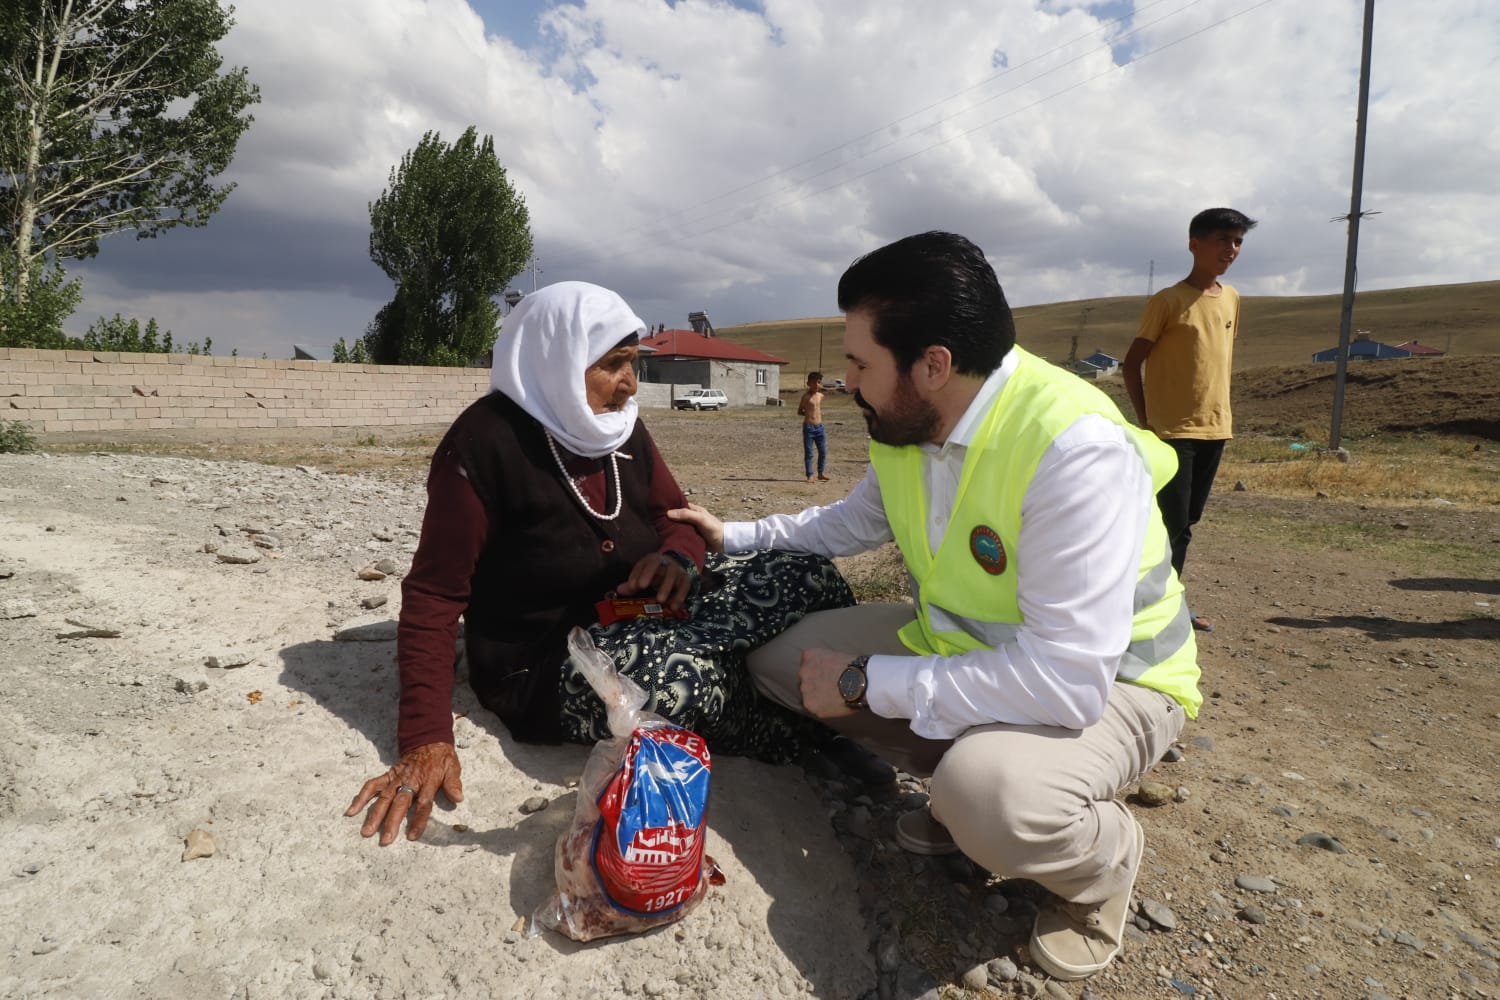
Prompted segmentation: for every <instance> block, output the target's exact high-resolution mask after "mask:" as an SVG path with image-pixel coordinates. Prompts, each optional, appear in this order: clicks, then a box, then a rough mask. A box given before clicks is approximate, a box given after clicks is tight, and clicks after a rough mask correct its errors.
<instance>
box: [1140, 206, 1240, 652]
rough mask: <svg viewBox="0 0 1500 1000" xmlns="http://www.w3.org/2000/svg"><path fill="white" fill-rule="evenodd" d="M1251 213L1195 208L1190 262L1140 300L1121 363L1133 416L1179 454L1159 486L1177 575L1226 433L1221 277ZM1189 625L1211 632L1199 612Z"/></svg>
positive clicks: (1229, 306) (1227, 307)
mask: <svg viewBox="0 0 1500 1000" xmlns="http://www.w3.org/2000/svg"><path fill="white" fill-rule="evenodd" d="M1255 225H1256V222H1255V220H1254V219H1252V218H1250V217H1249V216H1247V215H1245V214H1244V213H1243V212H1237V211H1235V210H1234V209H1232V208H1210V209H1207V210H1205V211H1202V212H1199V213H1198V214H1197V215H1195V216H1194V217H1193V221H1192V222H1191V223H1189V224H1188V253H1190V254H1192V255H1193V270H1192V272H1191V273H1190V274H1189V275H1188V276H1187V277H1186V278H1184V279H1182V280H1181V281H1179V282H1178V283H1177V284H1175V285H1173V286H1172V287H1170V288H1163V289H1162V290H1161V291H1159V292H1157V293H1156V294H1155V295H1153V296H1152V297H1151V299H1150V301H1149V302H1147V303H1146V312H1145V314H1144V315H1143V316H1142V317H1141V326H1140V331H1139V332H1138V333H1137V334H1136V338H1135V340H1134V341H1133V342H1132V343H1131V345H1130V350H1129V351H1127V352H1126V354H1125V362H1124V364H1123V365H1122V369H1123V374H1124V376H1125V389H1126V391H1127V392H1129V394H1130V402H1131V403H1132V404H1133V405H1134V406H1135V416H1136V420H1137V422H1139V423H1140V425H1141V426H1142V427H1145V428H1146V429H1148V430H1150V431H1152V432H1154V433H1155V434H1156V436H1157V437H1159V438H1161V439H1162V440H1163V441H1165V442H1166V443H1167V444H1169V445H1171V446H1172V449H1173V450H1174V451H1175V452H1177V475H1175V476H1173V477H1172V481H1171V482H1169V483H1167V485H1166V486H1164V487H1162V490H1161V492H1160V493H1158V494H1157V497H1156V499H1157V503H1158V504H1159V505H1160V506H1161V514H1162V520H1163V521H1165V522H1166V526H1167V535H1168V537H1169V538H1170V539H1171V543H1172V565H1173V567H1175V568H1176V570H1177V574H1178V575H1179V576H1181V575H1182V566H1183V563H1184V562H1186V560H1187V548H1188V542H1189V541H1191V540H1192V537H1193V525H1195V524H1197V523H1198V519H1199V518H1201V517H1202V516H1203V508H1204V505H1205V504H1207V503H1208V494H1209V491H1210V490H1211V489H1212V488H1213V483H1214V476H1215V474H1216V473H1217V472H1218V471H1219V459H1220V458H1221V457H1222V456H1223V454H1224V442H1225V441H1227V440H1229V439H1230V438H1231V437H1232V436H1233V433H1232V431H1233V427H1232V424H1231V421H1230V413H1229V371H1230V367H1231V363H1232V361H1233V357H1234V339H1235V337H1236V336H1237V335H1238V334H1239V328H1240V296H1239V293H1238V292H1236V291H1235V290H1234V289H1233V288H1232V287H1230V286H1229V285H1226V284H1223V283H1221V282H1220V281H1219V277H1220V276H1221V275H1223V274H1224V272H1225V271H1228V270H1229V265H1231V264H1233V263H1234V261H1235V258H1236V257H1238V256H1239V255H1240V247H1241V245H1243V243H1244V242H1245V234H1246V233H1247V232H1249V231H1250V230H1252V229H1254V228H1255ZM1193 627H1194V628H1196V629H1198V630H1200V631H1209V632H1211V631H1213V626H1212V625H1211V624H1209V622H1208V619H1206V618H1204V617H1203V616H1202V615H1194V616H1193Z"/></svg>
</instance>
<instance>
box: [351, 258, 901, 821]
mask: <svg viewBox="0 0 1500 1000" xmlns="http://www.w3.org/2000/svg"><path fill="white" fill-rule="evenodd" d="M645 328H646V327H645V324H644V323H643V322H642V321H641V320H640V319H639V318H637V317H636V315H635V314H634V313H633V312H632V311H631V310H630V308H629V306H627V305H626V304H625V302H624V300H622V299H621V298H620V297H619V296H618V295H616V294H615V293H614V292H611V291H609V290H608V289H605V288H600V287H598V286H597V285H590V284H586V283H584V282H562V283H559V284H555V285H550V286H548V287H546V288H542V289H540V290H538V291H536V292H533V293H532V294H530V295H528V296H526V297H525V298H524V299H522V300H521V302H520V304H519V305H517V306H516V308H515V309H513V310H512V311H511V313H510V315H509V316H507V317H506V320H505V322H504V325H503V327H502V329H501V331H500V335H499V338H498V339H497V341H496V343H495V353H494V359H495V360H494V368H493V373H492V378H491V381H492V385H493V388H494V391H492V392H491V393H490V394H489V395H487V396H485V397H483V398H482V399H480V400H478V401H476V402H475V403H474V404H473V405H471V406H470V407H469V408H468V409H467V410H465V411H464V412H463V413H462V414H461V415H460V416H459V417H458V419H457V420H455V421H454V422H453V425H452V427H451V428H449V430H448V433H447V435H446V436H445V437H444V438H443V440H442V442H441V443H440V444H439V445H438V447H437V451H436V453H435V454H434V455H433V458H432V466H431V470H430V472H429V474H428V478H427V494H428V502H427V511H426V514H425V516H424V518H423V522H422V536H421V540H420V542H419V544H418V546H417V552H416V555H415V557H414V558H413V561H412V567H411V572H410V573H409V574H408V575H407V577H406V579H405V580H404V581H403V583H402V588H401V591H402V607H401V618H400V628H399V632H398V638H397V660H398V663H399V666H400V674H401V694H400V698H401V701H400V717H399V723H398V726H397V742H398V745H399V749H400V755H401V756H400V760H398V761H397V762H396V764H395V765H394V766H393V767H391V768H390V769H389V770H388V771H386V772H385V773H384V774H381V775H379V776H377V777H374V778H371V779H370V780H369V781H367V782H365V783H364V786H363V787H362V788H361V789H360V790H359V793H358V794H357V795H355V797H354V800H353V801H352V802H351V803H350V805H349V808H348V810H347V811H346V813H345V814H346V815H349V816H353V815H355V814H357V813H358V812H359V811H360V810H361V809H363V808H364V807H365V806H366V804H370V811H369V813H368V815H367V816H366V819H365V822H364V825H363V827H362V829H361V833H362V834H363V835H364V836H366V837H369V836H372V835H373V834H374V833H375V832H376V831H377V830H379V831H380V843H381V844H382V845H385V844H389V843H390V842H391V841H393V840H394V839H395V837H396V834H397V832H399V830H400V827H401V821H402V819H403V817H408V816H409V820H408V822H407V833H406V835H407V838H408V839H411V840H415V839H416V838H417V837H419V836H421V834H422V831H423V830H424V828H425V827H426V825H427V820H428V817H429V816H430V814H431V811H432V806H433V802H434V800H435V799H436V797H437V794H438V792H439V791H442V792H443V793H444V794H445V795H447V796H448V798H449V799H451V800H452V801H455V802H457V801H460V800H461V799H462V798H463V786H462V782H461V781H460V776H459V772H460V767H459V760H458V754H457V752H456V751H455V749H454V745H453V714H452V708H451V699H452V689H453V683H454V676H455V675H454V655H453V650H454V643H455V641H456V638H457V633H458V625H459V619H460V618H462V619H463V621H464V641H465V644H466V647H467V657H468V664H469V684H470V685H471V686H472V687H473V689H474V692H475V694H476V695H477V696H478V699H479V701H480V703H481V704H483V705H484V706H485V707H486V708H488V709H490V710H491V711H493V712H494V713H495V714H496V715H498V716H499V717H500V719H501V720H502V721H503V722H504V723H505V725H506V726H507V727H508V728H509V730H510V732H511V734H512V735H513V736H514V737H515V738H516V739H518V740H521V741H523V742H537V743H558V742H562V741H569V742H575V743H585V744H588V743H593V742H595V741H596V740H599V739H603V738H606V737H608V736H609V735H610V733H609V729H608V724H607V721H606V713H605V710H604V706H603V704H602V703H601V702H600V701H599V699H598V697H596V696H595V694H594V691H593V689H592V688H591V687H590V686H589V684H588V682H587V681H586V680H585V679H584V678H583V677H582V676H581V675H580V674H578V673H577V672H576V671H575V669H574V667H573V666H572V664H571V663H570V662H569V661H568V657H567V649H566V637H567V634H568V631H569V630H570V629H572V628H573V627H574V626H585V627H587V628H588V629H589V631H590V633H591V635H592V638H593V640H594V642H595V644H596V645H597V646H598V647H599V649H601V650H602V651H604V652H605V653H606V654H607V655H609V656H610V657H611V658H612V659H613V660H614V662H615V664H616V666H617V667H618V668H619V670H620V672H621V673H623V674H625V675H627V676H629V677H630V678H631V679H632V680H634V681H635V682H636V683H637V684H639V685H640V686H641V688H643V689H644V690H645V691H646V692H647V694H648V695H649V700H648V701H647V704H646V709H647V710H648V711H651V712H655V713H657V714H659V715H662V716H664V717H666V718H667V719H669V720H671V721H673V722H675V723H677V724H678V725H681V726H684V727H686V728H689V729H692V730H694V731H696V732H697V733H698V734H699V735H701V736H703V737H704V738H705V739H706V740H707V741H708V744H709V747H710V748H711V749H712V750H713V751H714V752H716V753H723V754H738V755H744V756H749V757H754V758H758V759H760V760H765V761H771V762H777V763H780V762H786V761H790V760H794V759H797V758H798V757H799V755H804V754H807V753H809V752H811V753H817V754H821V755H823V756H824V757H825V761H824V763H825V765H826V763H827V761H834V762H835V763H836V764H837V765H838V766H842V767H844V768H845V769H846V770H848V771H849V772H850V773H851V774H853V775H854V776H856V777H860V778H862V779H864V780H867V781H873V782H880V781H884V780H887V779H889V777H891V776H892V775H891V772H890V770H889V768H888V767H885V765H883V764H880V763H879V762H878V761H876V760H874V759H873V758H871V757H870V756H869V755H868V754H866V753H864V752H863V751H860V750H858V749H857V748H856V747H855V746H854V744H852V743H849V742H848V741H843V740H841V738H839V737H836V736H834V735H833V733H832V732H831V731H830V730H827V729H825V728H824V727H822V726H821V725H820V724H818V723H814V722H810V721H809V720H807V719H805V718H803V717H802V716H799V715H796V714H794V713H792V712H789V711H787V710H786V709H784V708H782V707H781V706H779V705H776V704H774V703H773V702H770V701H768V700H767V699H765V698H764V697H762V696H761V695H760V693H759V692H758V691H757V690H756V689H755V687H754V686H753V685H752V683H751V681H750V678H749V675H748V674H747V673H746V671H745V666H744V658H745V654H746V653H747V652H748V651H749V650H750V649H752V648H754V647H756V646H758V645H760V644H762V643H764V642H766V641H767V640H768V639H770V638H771V637H773V636H775V635H777V634H778V633H780V632H781V631H783V630H785V629H786V628H787V627H788V626H790V625H791V624H793V623H795V622H796V621H798V620H799V619H801V618H802V616H804V615H806V614H807V613H808V612H811V611H818V610H822V609H825V608H837V607H847V606H848V605H851V604H853V603H854V597H853V594H852V593H851V592H850V589H849V585H848V584H847V583H846V582H845V581H844V578H843V577H842V576H841V575H840V574H839V572H838V570H837V569H835V568H834V566H833V564H832V563H830V562H829V561H828V560H826V559H824V558H822V557H821V556H812V555H803V554H795V553H777V552H757V553H751V554H748V555H742V556H735V557H724V556H721V555H717V554H714V555H708V556H707V557H706V558H707V563H706V565H705V552H704V545H703V541H702V539H701V538H700V537H699V536H698V533H697V532H696V531H695V530H693V528H692V527H691V526H689V525H686V524H681V523H678V522H676V521H673V520H670V519H669V518H668V517H667V516H666V512H667V511H669V510H672V509H674V508H678V507H683V506H686V503H687V501H686V499H685V497H684V496H683V493H682V490H681V489H680V488H679V487H678V485H677V482H676V481H675V480H674V479H673V478H672V474H671V472H669V471H668V469H667V466H666V463H665V462H664V461H663V460H662V457H661V454H660V453H659V452H658V451H657V449H656V445H655V443H654V442H653V441H652V439H651V435H650V434H649V433H647V431H646V426H645V424H644V423H642V422H641V421H640V420H639V419H638V417H637V407H636V402H635V399H634V398H633V397H634V396H635V391H636V375H635V364H636V359H637V355H638V352H639V348H638V344H639V339H640V336H641V334H642V333H643V332H644V331H645ZM609 595H618V596H620V597H641V598H648V599H651V600H653V601H655V602H658V603H660V604H661V605H662V606H663V607H664V608H665V609H666V610H667V611H669V612H673V613H676V614H684V613H685V617H671V616H666V617H636V618H628V619H625V620H621V621H615V622H612V623H601V622H600V620H599V617H598V612H597V611H596V607H595V605H596V603H597V602H599V601H600V600H602V599H604V598H606V597H607V596H609Z"/></svg>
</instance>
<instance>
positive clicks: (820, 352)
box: [818, 323, 823, 371]
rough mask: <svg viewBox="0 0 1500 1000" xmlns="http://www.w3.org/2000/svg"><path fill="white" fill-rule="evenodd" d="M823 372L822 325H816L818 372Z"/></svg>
mask: <svg viewBox="0 0 1500 1000" xmlns="http://www.w3.org/2000/svg"><path fill="white" fill-rule="evenodd" d="M822 370H823V324H822V323H819V324H818V371H822Z"/></svg>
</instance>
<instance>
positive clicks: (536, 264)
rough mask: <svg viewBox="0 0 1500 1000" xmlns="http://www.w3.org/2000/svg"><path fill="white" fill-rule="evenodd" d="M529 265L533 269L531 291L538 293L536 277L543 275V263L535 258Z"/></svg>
mask: <svg viewBox="0 0 1500 1000" xmlns="http://www.w3.org/2000/svg"><path fill="white" fill-rule="evenodd" d="M528 263H529V264H530V267H531V290H532V291H533V292H534V291H536V276H537V275H538V274H542V273H543V271H542V262H541V261H540V260H537V259H536V258H535V257H533V258H531V260H530V261H529V262H528Z"/></svg>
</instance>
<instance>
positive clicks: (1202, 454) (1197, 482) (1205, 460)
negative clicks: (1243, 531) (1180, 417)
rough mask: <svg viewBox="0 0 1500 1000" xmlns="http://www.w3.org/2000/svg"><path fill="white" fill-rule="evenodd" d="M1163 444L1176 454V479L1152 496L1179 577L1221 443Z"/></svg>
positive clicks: (1186, 440)
mask: <svg viewBox="0 0 1500 1000" xmlns="http://www.w3.org/2000/svg"><path fill="white" fill-rule="evenodd" d="M1166 442H1167V444H1169V445H1171V446H1172V450H1173V451H1175V452H1177V475H1175V476H1173V477H1172V480H1171V482H1169V483H1167V485H1165V486H1163V487H1162V488H1161V492H1160V493H1158V494H1156V503H1157V505H1158V506H1159V507H1161V519H1162V521H1163V522H1164V523H1165V524H1166V526H1167V539H1168V541H1170V542H1171V545H1172V567H1173V568H1174V569H1176V570H1177V575H1178V576H1179V577H1180V576H1182V564H1183V563H1184V562H1186V561H1187V550H1188V542H1190V541H1192V540H1193V525H1195V524H1197V523H1198V519H1199V518H1201V517H1202V516H1203V508H1204V505H1206V504H1207V503H1208V494H1209V491H1210V490H1212V489H1213V486H1214V476H1216V475H1217V474H1218V472H1219V459H1220V458H1221V457H1222V456H1223V454H1224V441H1223V440H1222V439H1220V440H1218V441H1198V440H1195V439H1193V438H1167V439H1166Z"/></svg>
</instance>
